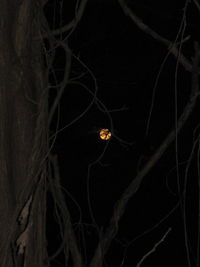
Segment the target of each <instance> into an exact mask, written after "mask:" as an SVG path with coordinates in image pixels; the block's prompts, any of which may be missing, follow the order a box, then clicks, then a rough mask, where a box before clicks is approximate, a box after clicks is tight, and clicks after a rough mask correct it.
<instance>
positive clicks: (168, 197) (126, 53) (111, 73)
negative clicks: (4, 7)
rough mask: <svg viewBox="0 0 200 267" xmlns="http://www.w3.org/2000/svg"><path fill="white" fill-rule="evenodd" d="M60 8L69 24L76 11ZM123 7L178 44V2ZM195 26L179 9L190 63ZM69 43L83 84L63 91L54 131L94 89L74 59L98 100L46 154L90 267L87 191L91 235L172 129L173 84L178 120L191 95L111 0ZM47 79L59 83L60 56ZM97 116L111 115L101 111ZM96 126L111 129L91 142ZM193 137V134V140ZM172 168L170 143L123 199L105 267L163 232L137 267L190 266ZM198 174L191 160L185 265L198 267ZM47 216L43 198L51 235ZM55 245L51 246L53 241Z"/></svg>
mask: <svg viewBox="0 0 200 267" xmlns="http://www.w3.org/2000/svg"><path fill="white" fill-rule="evenodd" d="M65 2H66V3H65ZM65 2H64V3H62V21H61V23H62V25H64V24H65V23H67V22H69V21H70V20H71V19H72V18H73V12H72V11H73V7H74V6H73V4H74V3H73V1H71V2H72V3H71V6H68V3H67V2H68V1H65ZM69 2H70V1H69ZM191 2H193V1H191ZM127 3H128V5H129V7H131V8H132V9H133V10H134V12H135V13H136V14H137V15H138V16H139V17H140V18H141V19H142V20H143V21H144V22H145V23H146V24H147V25H148V26H150V27H152V28H153V29H154V30H155V31H157V32H158V33H159V34H161V35H162V36H163V37H165V38H167V39H168V40H171V41H174V40H175V39H176V37H177V33H178V31H179V28H180V24H181V19H182V14H183V6H184V3H185V1H174V0H173V1H172V0H171V1H164V2H163V1H160V2H158V1H145V0H142V1H141V0H136V1H127ZM60 5H61V2H60V1H56V2H55V3H53V2H50V3H49V4H48V5H47V7H46V13H47V17H48V20H49V23H50V26H51V27H58V24H59V23H60V12H59V7H60ZM69 5H70V4H69ZM55 6H57V7H56V10H55V13H56V19H55V20H53V10H54V7H55ZM53 21H55V22H53ZM53 25H54V26H53ZM198 25H199V13H198V10H197V8H196V6H195V5H194V3H191V4H190V5H189V7H188V11H187V25H186V29H185V32H184V38H185V37H186V36H188V35H190V39H189V41H187V42H185V43H184V44H183V46H182V52H183V54H184V55H185V56H187V57H188V59H189V60H191V57H192V56H193V55H194V48H193V43H194V41H195V40H196V41H198V40H199V36H198V34H199V27H198ZM63 36H64V35H63ZM180 40H181V33H180V35H179V36H178V41H180ZM68 42H69V47H70V48H71V50H72V52H73V53H74V57H73V60H72V69H71V75H70V77H71V79H75V78H77V77H79V76H80V75H82V76H81V77H80V78H79V79H76V81H78V82H79V84H72V83H71V84H69V85H68V86H67V87H66V89H65V92H64V94H63V97H62V100H61V102H60V115H59V125H58V130H59V129H62V128H63V127H65V126H66V125H68V124H69V123H70V122H71V121H72V120H74V119H75V118H76V117H78V116H80V114H82V113H83V112H84V111H85V109H86V108H87V107H88V106H89V105H90V103H91V101H92V100H93V94H94V92H95V82H94V79H93V77H92V76H91V74H90V73H89V72H88V71H87V70H86V68H85V67H84V66H83V64H81V63H80V61H81V62H83V63H84V64H85V65H86V66H87V68H88V69H89V70H90V71H91V72H92V75H94V77H95V79H96V83H97V86H98V91H97V97H98V100H99V102H97V104H96V103H94V104H93V105H91V107H90V109H89V110H88V111H87V112H86V113H85V114H84V116H82V117H80V119H78V120H77V121H76V122H75V123H74V124H72V125H70V126H69V127H66V128H65V130H63V131H61V132H60V133H59V134H58V135H57V140H56V143H55V145H54V148H53V153H56V154H57V155H58V160H59V166H60V175H61V180H62V185H63V187H64V188H65V189H66V190H67V191H68V192H69V193H70V195H69V194H68V193H66V195H65V196H66V202H67V204H68V208H69V210H70V212H71V219H72V223H73V225H74V229H75V233H76V235H77V238H78V239H79V242H80V246H83V240H82V237H81V234H80V233H81V230H80V225H79V224H78V222H79V219H80V210H81V216H82V223H83V224H82V228H83V229H84V230H83V232H84V235H85V239H86V254H87V260H88V261H89V260H90V258H91V256H92V255H93V251H94V248H95V247H96V244H97V234H96V231H95V229H94V227H93V226H91V224H92V218H91V214H90V211H89V206H88V188H89V196H90V203H91V207H92V211H93V216H94V218H95V221H96V223H97V225H98V226H99V227H101V226H106V225H108V222H109V219H110V216H111V214H112V210H113V206H114V204H115V202H116V201H117V200H118V199H119V198H120V196H121V194H122V193H123V191H124V190H125V188H126V187H127V186H128V185H129V183H130V182H131V181H132V179H134V177H135V175H136V174H137V172H138V170H141V169H142V167H143V166H144V165H145V163H146V162H147V161H148V160H149V159H150V158H151V155H153V153H154V152H155V151H156V149H157V148H158V146H159V145H160V144H161V143H162V141H163V140H164V138H165V137H166V136H167V134H168V133H169V131H170V130H171V129H172V128H173V127H174V125H175V97H174V96H175V85H176V84H177V99H178V108H177V112H178V116H179V115H180V114H181V112H182V110H183V108H184V106H185V104H186V101H187V100H188V97H189V94H190V89H191V74H190V73H189V72H187V71H185V70H184V68H183V67H182V66H181V65H179V66H178V71H177V79H175V72H176V67H177V61H176V59H175V58H174V57H173V56H172V55H169V56H168V57H167V59H166V55H167V53H168V50H167V49H166V47H165V46H164V45H162V44H160V43H159V42H157V41H156V40H154V39H153V38H152V37H150V36H148V35H147V34H146V33H144V32H142V31H141V30H140V29H139V28H138V27H137V26H136V25H135V24H134V23H133V22H132V21H131V19H130V18H128V17H127V16H125V14H124V12H123V11H122V9H121V7H120V6H119V4H118V3H117V1H109V0H107V1H97V0H95V1H94V0H90V1H89V2H88V5H87V8H86V10H85V13H84V15H83V18H82V20H81V21H80V23H79V25H78V27H77V28H76V30H75V31H74V32H73V33H72V34H71V36H70V37H69V39H68ZM165 59H166V60H165ZM164 60H165V62H164ZM163 62H164V63H163ZM55 73H56V75H57V79H58V81H59V80H61V79H62V74H63V54H62V51H58V52H57V54H56V59H55ZM81 84H83V85H84V86H85V87H87V88H88V89H85V87H84V86H81ZM155 84H157V86H156V89H155V98H154V103H153V109H152V113H151V117H150V118H151V119H150V125H149V128H148V132H147V123H148V119H149V114H150V109H151V103H152V94H153V90H154V87H155ZM88 90H89V91H90V93H89V91H88ZM52 95H53V93H52ZM101 103H103V105H104V106H102V104H101ZM198 104H199V103H198ZM105 108H106V110H107V111H110V112H109V113H108V112H107V111H106V112H105ZM103 109H104V112H103V111H102V110H103ZM198 112H199V108H198V105H197V108H196V109H195V111H194V113H193V114H192V116H191V117H190V120H189V121H188V122H187V123H186V125H185V126H184V129H183V131H182V132H181V134H180V136H179V137H178V147H179V155H178V156H179V158H178V161H179V174H180V180H181V182H180V184H181V188H182V186H183V183H184V180H183V179H184V175H185V167H186V162H187V160H188V158H189V155H190V152H191V149H192V145H193V140H194V139H193V137H194V129H195V127H196V126H197V125H198V123H199V118H198V117H199V116H198V114H199V113H198ZM57 115H58V113H56V114H55V116H54V121H53V123H52V134H53V133H54V132H55V129H56V123H57V119H56V118H57ZM101 128H108V129H110V130H111V128H112V138H111V139H110V141H103V140H101V139H100V138H99V130H100V129H101ZM198 131H199V130H197V132H196V133H195V134H196V136H197V135H198ZM99 158H100V160H98V159H99ZM95 162H96V163H95ZM176 169H177V168H176V157H175V142H173V143H172V144H171V145H170V146H169V148H168V149H167V151H166V152H165V154H164V155H163V156H162V157H161V159H160V160H159V161H158V163H157V164H156V165H155V167H153V168H152V170H151V171H150V172H149V173H148V175H146V176H145V178H144V180H143V182H142V184H141V186H140V189H139V190H138V192H137V193H136V194H135V195H134V196H133V197H132V198H131V200H130V201H129V203H128V205H127V208H126V211H125V214H124V216H123V218H122V220H121V221H120V224H119V232H118V235H117V236H116V238H115V240H114V241H113V243H112V246H111V249H110V250H109V252H108V254H107V255H106V259H105V260H106V262H105V266H111V267H114V266H117V267H129V266H136V265H137V263H138V262H139V260H140V259H141V258H142V257H143V256H144V254H145V253H147V252H148V251H149V250H151V249H152V248H153V246H154V245H155V243H157V242H158V241H159V240H161V238H162V237H163V236H164V234H165V233H166V232H167V230H168V229H169V228H170V229H171V231H170V232H169V234H168V235H167V237H166V239H165V241H164V242H163V243H162V244H160V245H159V247H158V248H157V249H156V252H154V253H153V254H151V255H150V256H149V257H148V258H147V259H146V260H145V261H144V262H143V264H142V267H146V266H154V267H159V266H176V267H179V266H180V267H185V266H189V265H188V264H187V258H186V250H185V241H184V231H183V230H184V228H183V220H182V213H181V210H180V206H179V205H177V203H178V201H179V196H178V189H177V172H176ZM88 170H89V171H90V173H89V174H88ZM196 170H197V165H196V158H195V159H194V162H193V163H192V165H191V168H190V172H189V175H188V177H189V178H188V180H189V182H188V188H187V205H186V207H187V223H188V225H187V227H188V229H189V239H190V241H189V246H190V256H191V266H196V265H195V264H196V242H197V212H198V204H197V196H198V190H197V185H198V182H197V179H198V177H197V175H196V174H195V173H196V172H197V171H196ZM71 196H73V199H74V200H75V201H76V203H78V206H79V208H78V207H77V204H75V203H74V201H73V200H72V198H71ZM173 208H174V211H173V212H171V214H170V215H169V216H168V217H167V218H166V220H164V221H163V222H161V223H160V224H159V225H158V226H157V227H156V224H158V223H159V221H160V220H162V219H163V218H164V217H165V216H167V214H168V213H169V212H170V211H171V210H172V209H173ZM51 210H52V200H51V197H49V215H48V216H49V218H50V219H51V220H52V224H51V226H52V225H53V226H52V228H51V227H49V231H51V229H56V223H55V222H53V215H52V217H51V215H50V214H51ZM153 227H154V229H152V231H149V232H148V233H146V234H145V235H143V236H141V237H140V238H138V239H136V240H135V241H134V242H132V241H133V240H134V239H135V238H136V237H137V236H138V235H141V234H143V233H144V232H145V231H146V230H148V229H150V228H153ZM191 229H192V230H191ZM49 242H50V241H49ZM57 242H58V244H57V245H58V246H59V238H58V240H57ZM131 242H132V243H131ZM128 244H129V246H128ZM126 248H128V249H127V250H126ZM49 251H50V254H51V253H53V252H54V251H55V248H54V247H50V248H49ZM59 257H60V258H59ZM59 257H58V258H57V259H55V260H54V263H53V265H52V266H54V265H55V266H62V265H59V264H58V261H59V262H62V255H60V256H59Z"/></svg>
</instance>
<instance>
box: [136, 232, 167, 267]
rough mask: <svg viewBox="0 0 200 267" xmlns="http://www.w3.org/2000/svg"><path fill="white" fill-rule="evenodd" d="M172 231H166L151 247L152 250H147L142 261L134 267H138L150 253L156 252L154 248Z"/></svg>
mask: <svg viewBox="0 0 200 267" xmlns="http://www.w3.org/2000/svg"><path fill="white" fill-rule="evenodd" d="M171 230H172V229H171V228H169V229H168V230H167V232H166V233H165V234H164V236H163V237H162V238H161V239H160V240H159V241H158V242H157V243H156V244H155V245H154V246H153V248H152V249H151V250H149V251H148V252H147V253H146V254H145V255H144V256H143V257H142V259H141V260H140V261H139V262H138V263H137V266H136V267H140V266H141V265H142V263H143V261H144V260H145V259H146V258H147V257H149V256H150V255H151V254H152V253H154V252H155V251H156V248H157V247H158V246H159V245H160V244H161V243H162V242H163V241H164V240H165V238H166V236H167V235H168V234H169V232H170V231H171Z"/></svg>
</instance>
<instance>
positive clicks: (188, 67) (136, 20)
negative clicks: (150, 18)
mask: <svg viewBox="0 0 200 267" xmlns="http://www.w3.org/2000/svg"><path fill="white" fill-rule="evenodd" d="M118 2H119V4H120V6H121V7H122V9H123V11H124V13H125V15H127V16H128V17H129V18H130V19H131V20H132V21H133V22H134V23H135V24H136V25H137V26H138V28H139V29H141V30H142V31H143V32H145V33H146V34H148V35H150V36H151V37H152V38H153V39H155V40H156V41H158V42H160V43H162V44H164V45H165V46H167V48H168V50H169V51H170V53H171V54H173V55H174V56H175V57H176V58H178V60H179V62H180V63H181V65H182V66H183V67H184V68H185V70H187V71H190V72H191V71H192V64H191V62H190V61H189V60H188V59H187V58H186V57H185V56H184V55H183V54H182V53H181V52H180V51H179V50H178V48H177V44H176V43H172V42H171V41H169V40H168V39H166V38H164V37H162V36H161V35H159V34H158V33H157V32H155V31H154V30H153V29H152V28H150V27H149V26H148V25H146V24H145V23H144V22H143V21H142V19H141V18H139V17H138V16H136V15H135V13H134V12H133V10H131V9H130V8H129V7H128V6H127V5H126V3H125V1H124V0H118Z"/></svg>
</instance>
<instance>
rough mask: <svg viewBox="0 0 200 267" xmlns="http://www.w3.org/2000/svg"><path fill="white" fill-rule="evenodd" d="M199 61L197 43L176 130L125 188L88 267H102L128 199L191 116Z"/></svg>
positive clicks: (197, 86)
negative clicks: (187, 93) (190, 76)
mask: <svg viewBox="0 0 200 267" xmlns="http://www.w3.org/2000/svg"><path fill="white" fill-rule="evenodd" d="M199 61H200V49H199V46H198V45H197V43H196V44H195V58H194V62H193V67H192V85H191V95H190V99H189V100H188V103H187V104H186V106H185V108H184V110H183V112H182V115H181V116H180V118H179V120H178V122H177V129H175V130H174V129H173V130H172V131H171V132H170V133H169V134H168V136H167V137H166V138H165V140H164V141H163V143H162V144H161V145H160V147H159V148H158V149H157V151H156V152H155V153H154V154H153V155H152V157H151V158H150V159H149V161H148V162H147V163H146V165H145V166H144V167H143V169H141V170H140V171H139V172H138V174H137V175H136V177H135V178H134V179H133V180H132V182H131V183H130V185H129V186H128V187H127V188H126V190H125V191H124V193H123V194H122V196H121V198H120V199H119V200H118V201H117V202H116V204H115V207H114V211H113V215H112V217H111V220H110V225H109V226H108V228H107V229H106V231H105V233H104V234H103V236H102V239H101V240H100V241H99V244H98V246H97V248H96V251H95V254H94V256H93V259H92V261H91V264H90V267H100V266H102V261H103V258H104V255H105V254H106V252H107V250H108V249H109V247H110V244H111V242H112V240H113V238H114V237H115V236H116V234H117V232H118V224H119V221H120V219H121V217H122V216H123V214H124V211H125V208H126V205H127V203H128V201H129V200H130V198H131V197H132V196H133V195H134V194H135V193H136V192H137V191H138V189H139V188H140V185H141V183H142V181H143V178H144V177H145V175H147V174H148V173H149V171H150V170H151V169H152V168H153V167H154V165H155V164H156V163H157V162H158V160H159V159H160V158H161V156H162V155H163V154H164V152H165V151H166V150H167V148H168V147H169V145H170V144H171V143H172V142H173V140H174V139H175V137H176V134H178V133H179V132H180V130H181V129H182V127H183V126H184V124H185V123H186V121H187V119H188V118H189V116H190V115H191V113H192V111H193V109H194V107H195V104H196V101H197V98H198V97H199V95H200V92H199V83H198V76H199V75H198V70H199Z"/></svg>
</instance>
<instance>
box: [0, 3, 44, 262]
mask: <svg viewBox="0 0 200 267" xmlns="http://www.w3.org/2000/svg"><path fill="white" fill-rule="evenodd" d="M39 9H40V7H39V2H37V1H32V0H27V1H23V0H22V1H18V0H12V1H11V0H1V1H0V15H1V17H0V229H1V231H0V265H1V266H2V267H4V266H6V267H10V266H15V267H18V266H20V267H22V266H24V267H25V266H29V267H31V266H34V267H36V266H37V267H40V266H45V265H44V262H43V260H44V258H46V255H45V253H46V252H45V251H44V248H45V246H44V245H45V235H44V232H45V231H44V229H45V227H44V221H45V220H44V216H45V179H46V166H45V165H46V164H45V162H46V158H45V157H47V147H48V144H47V129H48V127H47V110H48V109H47V108H48V105H47V99H48V98H47V96H48V90H47V82H46V81H47V77H46V75H45V72H44V68H43V60H42V46H41V40H40V39H39V38H38V36H40V35H41V34H40V24H39V21H40V20H39V14H40V12H39Z"/></svg>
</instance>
